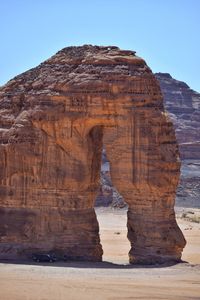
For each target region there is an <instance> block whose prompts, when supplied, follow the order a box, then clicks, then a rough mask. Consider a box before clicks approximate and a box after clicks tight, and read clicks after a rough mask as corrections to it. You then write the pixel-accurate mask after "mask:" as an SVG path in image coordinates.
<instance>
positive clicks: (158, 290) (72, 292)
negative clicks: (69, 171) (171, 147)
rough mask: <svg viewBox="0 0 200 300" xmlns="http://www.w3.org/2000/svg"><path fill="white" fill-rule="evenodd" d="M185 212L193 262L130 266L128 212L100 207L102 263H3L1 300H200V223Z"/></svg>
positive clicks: (186, 253) (187, 252)
mask: <svg viewBox="0 0 200 300" xmlns="http://www.w3.org/2000/svg"><path fill="white" fill-rule="evenodd" d="M195 213H196V212H195ZM197 213H199V212H197ZM181 215H182V211H180V210H179V211H178V219H177V220H178V223H179V226H180V227H181V229H182V230H183V232H184V235H185V237H186V239H187V246H186V248H185V250H184V253H183V260H186V261H188V262H189V263H181V264H176V265H173V266H167V267H159V266H154V267H144V266H143V267H136V266H130V265H128V256H127V253H128V251H129V248H130V246H129V242H128V240H127V238H126V211H125V210H120V211H119V210H117V211H116V210H115V211H113V210H111V209H105V208H99V209H97V216H98V220H99V223H100V229H101V231H100V235H101V242H102V245H103V248H104V257H103V259H104V262H103V263H83V262H82V263H81V262H79V263H73V262H71V263H69V262H68V263H55V264H46V265H41V264H5V263H1V264H0V300H64V299H65V300H72V299H73V300H74V299H79V300H82V299H83V300H90V299H91V300H107V299H109V300H128V299H152V300H155V299H166V300H171V299H173V300H179V299H181V300H183V299H184V300H188V299H193V300H194V299H199V300H200V224H199V223H194V222H191V221H189V220H188V219H182V218H180V216H181ZM193 216H194V214H193V215H192V217H193Z"/></svg>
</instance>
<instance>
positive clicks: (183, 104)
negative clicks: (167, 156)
mask: <svg viewBox="0 0 200 300" xmlns="http://www.w3.org/2000/svg"><path fill="white" fill-rule="evenodd" d="M155 76H156V78H157V80H158V81H159V83H160V86H161V90H162V93H163V96H164V105H165V108H166V110H167V111H168V113H169V116H170V118H171V120H172V121H173V123H174V126H175V130H176V137H177V140H178V143H179V150H180V157H181V161H182V168H181V179H180V184H179V186H178V189H177V197H176V205H177V206H184V207H200V93H197V92H195V91H194V90H192V89H190V87H189V86H188V85H187V84H186V83H185V82H182V81H179V80H176V79H174V78H172V76H171V75H170V74H168V73H156V74H155ZM96 205H97V206H99V205H104V206H107V205H112V206H114V207H115V206H116V207H123V206H124V205H125V203H124V201H123V198H122V197H121V196H120V195H119V194H118V192H117V190H116V189H115V187H113V186H112V181H111V178H110V172H109V162H108V161H107V158H106V153H105V150H104V152H103V156H102V170H101V187H100V192H99V195H98V197H97V199H96Z"/></svg>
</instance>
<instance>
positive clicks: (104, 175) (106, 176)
mask: <svg viewBox="0 0 200 300" xmlns="http://www.w3.org/2000/svg"><path fill="white" fill-rule="evenodd" d="M127 210H128V205H127V204H126V203H125V201H124V198H123V197H122V196H121V195H120V193H119V192H118V190H117V188H116V187H115V186H114V185H113V183H112V178H111V174H110V162H109V160H108V158H107V155H106V146H105V145H104V146H103V150H102V156H101V170H100V186H99V192H98V195H97V197H96V201H95V212H96V215H97V220H98V223H99V235H100V243H101V245H102V248H103V261H109V262H112V263H117V264H126V263H128V252H129V250H130V242H129V241H128V238H127Z"/></svg>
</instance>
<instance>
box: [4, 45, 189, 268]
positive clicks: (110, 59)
mask: <svg viewBox="0 0 200 300" xmlns="http://www.w3.org/2000/svg"><path fill="white" fill-rule="evenodd" d="M0 118H1V119H0V126H1V129H0V156H1V160H0V163H1V168H0V180H1V181H0V182H1V186H0V195H1V198H0V204H1V208H0V228H1V229H0V230H1V231H0V258H17V257H20V258H26V257H27V256H30V255H31V253H33V252H41V251H48V252H51V251H52V252H55V253H57V254H59V255H68V256H70V257H71V258H78V259H83V260H95V261H98V260H101V259H102V247H101V244H100V239H99V233H98V231H99V228H98V222H97V219H96V215H95V212H94V208H93V207H94V201H95V197H96V195H97V191H98V186H99V174H100V166H101V153H102V145H103V144H104V145H105V147H106V152H107V156H108V159H109V161H110V165H111V177H112V181H113V183H114V185H115V186H116V187H117V189H118V190H119V192H120V193H121V195H122V196H123V197H124V199H125V201H126V203H127V204H128V205H129V209H128V223H127V224H128V238H129V240H130V243H131V250H130V253H129V258H130V262H131V263H155V262H159V263H160V262H166V261H178V260H179V259H180V258H181V252H182V249H183V247H184V245H185V239H184V237H183V235H182V233H181V231H180V229H179V228H178V226H177V223H176V221H175V215H174V199H175V191H176V187H177V184H178V180H179V173H180V162H179V159H178V149H177V143H176V139H175V134H174V129H173V126H172V123H171V122H170V121H169V119H168V118H167V115H166V113H165V112H164V108H163V100H162V95H161V92H160V88H159V85H158V83H157V80H156V79H155V77H154V75H153V74H152V72H151V70H150V69H149V68H148V66H147V65H146V63H145V62H144V60H143V59H141V58H139V57H137V56H136V55H135V52H133V51H125V50H120V49H119V48H117V47H113V46H111V47H99V46H90V45H85V46H82V47H68V48H64V49H63V50H61V51H59V52H58V53H57V54H56V55H54V56H53V57H51V58H50V59H48V60H47V61H45V62H44V63H42V64H41V65H39V66H38V67H36V68H34V69H31V70H29V71H27V72H25V73H23V74H21V75H19V76H17V77H16V78H14V79H13V80H11V81H9V82H8V83H7V84H6V85H5V86H4V87H3V88H1V90H0Z"/></svg>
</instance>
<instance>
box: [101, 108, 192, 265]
mask: <svg viewBox="0 0 200 300" xmlns="http://www.w3.org/2000/svg"><path fill="white" fill-rule="evenodd" d="M119 122H121V120H120V121H119ZM104 140H105V144H106V151H107V156H108V159H109V161H110V165H111V177H112V182H113V184H114V185H115V186H116V188H117V189H118V191H119V192H120V193H121V195H122V196H123V197H124V199H125V201H126V202H127V204H128V205H129V209H128V223H127V226H128V239H129V241H130V243H131V250H130V252H129V259H130V263H143V264H153V263H164V262H169V261H172V262H173V261H179V260H180V259H181V253H182V250H183V248H184V246H185V244H186V242H185V239H184V236H183V234H182V232H181V231H180V229H179V227H178V225H177V223H176V219H175V213H174V201H175V192H176V186H177V184H178V179H179V172H180V171H179V168H180V164H179V162H178V157H177V148H176V140H175V136H174V131H173V128H172V124H171V123H170V122H169V121H167V120H166V118H165V116H164V114H162V113H160V112H156V111H154V110H152V111H151V110H150V109H147V110H146V111H145V110H143V112H142V113H140V110H137V111H136V112H135V113H134V114H131V115H130V118H129V119H128V117H127V119H126V120H125V119H124V120H123V123H122V124H119V125H118V126H117V127H116V128H108V129H107V130H105V137H104Z"/></svg>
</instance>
